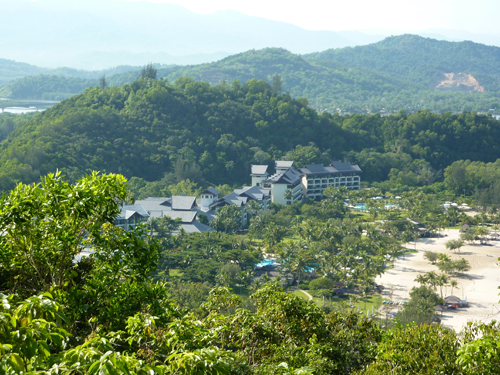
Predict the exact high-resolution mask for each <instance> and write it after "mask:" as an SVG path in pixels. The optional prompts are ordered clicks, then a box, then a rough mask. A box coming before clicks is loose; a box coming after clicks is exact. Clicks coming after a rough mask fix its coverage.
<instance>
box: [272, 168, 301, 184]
mask: <svg viewBox="0 0 500 375" xmlns="http://www.w3.org/2000/svg"><path fill="white" fill-rule="evenodd" d="M301 180H302V174H301V173H300V172H299V171H297V170H296V169H295V168H294V167H291V168H290V169H289V170H288V171H286V172H285V173H276V174H274V175H272V176H271V177H269V178H268V179H267V180H265V181H264V182H270V183H272V184H287V185H297V184H298V183H300V181H301Z"/></svg>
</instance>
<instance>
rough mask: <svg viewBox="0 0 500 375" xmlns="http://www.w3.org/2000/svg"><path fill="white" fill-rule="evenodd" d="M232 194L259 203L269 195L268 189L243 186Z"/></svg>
mask: <svg viewBox="0 0 500 375" xmlns="http://www.w3.org/2000/svg"><path fill="white" fill-rule="evenodd" d="M234 192H235V193H236V194H238V195H239V196H240V197H241V196H245V197H248V198H250V199H254V200H256V201H261V200H263V199H264V198H266V197H269V196H270V194H271V191H270V190H269V189H264V188H262V187H260V186H244V187H243V188H242V189H236V190H234Z"/></svg>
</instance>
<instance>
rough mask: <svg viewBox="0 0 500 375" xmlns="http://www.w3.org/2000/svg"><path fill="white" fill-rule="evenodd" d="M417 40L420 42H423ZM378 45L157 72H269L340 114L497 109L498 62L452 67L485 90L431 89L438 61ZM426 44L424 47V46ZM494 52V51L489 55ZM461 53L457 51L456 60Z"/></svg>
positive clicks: (242, 57) (216, 76) (249, 55)
mask: <svg viewBox="0 0 500 375" xmlns="http://www.w3.org/2000/svg"><path fill="white" fill-rule="evenodd" d="M415 38H417V40H418V41H420V40H426V39H423V38H420V37H416V36H415ZM432 42H433V43H431V45H430V47H429V51H428V52H427V53H428V54H432V56H433V58H432V59H429V61H431V62H432V61H438V62H439V61H441V60H443V64H444V65H443V66H446V65H447V63H446V56H444V54H443V53H440V52H439V51H436V48H434V44H436V45H437V46H438V47H439V46H441V43H446V42H441V41H435V40H432ZM445 45H446V44H445ZM452 45H453V46H455V45H454V44H452ZM377 46H378V44H374V45H369V46H362V47H356V49H352V48H351V49H341V50H328V51H325V52H323V53H317V54H310V55H305V56H298V55H294V54H292V53H290V52H288V51H286V50H284V49H280V48H266V49H262V50H257V51H255V50H251V51H247V52H244V53H241V54H237V55H234V56H229V57H227V58H225V59H223V60H221V61H218V62H215V63H210V64H202V65H196V66H188V67H172V68H168V69H160V70H159V76H160V77H166V78H167V79H169V80H175V79H176V78H177V77H179V76H190V77H194V78H195V79H199V80H206V81H208V82H210V83H212V84H217V83H221V82H222V81H226V82H231V81H234V80H240V81H242V82H245V81H246V80H248V79H252V78H256V79H264V80H268V81H271V76H272V75H274V74H280V75H281V77H282V80H283V90H284V91H285V92H290V93H291V94H292V95H293V96H295V97H301V96H304V97H306V98H307V99H308V100H309V102H310V103H311V105H313V106H314V107H316V108H318V109H326V110H328V111H336V110H338V109H341V110H342V111H344V112H345V111H347V112H359V113H365V112H372V113H374V112H379V111H382V110H386V111H397V110H400V109H405V110H410V111H414V110H419V109H430V110H432V111H435V112H446V111H464V110H469V111H470V110H476V111H488V110H489V109H491V108H500V105H499V104H500V102H499V100H498V97H497V94H498V92H499V91H500V90H499V89H500V86H499V87H498V88H496V86H495V85H496V83H495V82H500V81H498V77H497V76H496V75H491V74H493V73H494V69H495V68H497V67H498V64H497V63H496V60H493V61H492V62H491V64H490V65H489V66H490V68H489V69H486V70H485V71H487V72H490V73H484V71H483V70H481V69H482V65H477V66H476V65H474V67H475V68H474V69H473V70H470V69H469V70H467V69H466V70H458V71H456V73H459V72H462V71H467V72H469V71H470V72H472V73H473V76H474V77H475V78H477V79H478V80H479V81H480V83H481V85H483V86H484V87H485V88H486V90H487V91H488V92H487V93H482V94H479V93H475V92H474V93H467V92H439V91H435V90H434V89H433V87H434V86H432V85H431V83H432V84H435V83H437V82H438V81H440V80H441V79H443V78H444V76H443V74H442V73H444V72H448V70H446V69H445V68H443V66H440V65H439V64H438V62H436V64H437V68H436V67H435V66H430V65H429V62H428V61H427V59H422V60H421V61H415V60H414V59H413V58H412V56H413V54H412V53H408V52H404V51H403V52H401V50H400V49H395V48H393V49H383V50H382V52H380V51H379V49H377ZM484 47H485V52H484V53H486V52H488V51H489V49H488V48H493V47H486V46H484ZM363 48H367V50H365V49H363ZM425 48H427V47H426V46H423V47H422V49H425ZM394 49H395V50H396V52H394V51H393V50H394ZM342 51H347V52H345V54H346V57H345V58H343V59H341V58H337V57H336V56H337V55H336V54H337V53H339V54H340V55H341V56H343V55H342V54H341V52H342ZM495 51H496V50H493V54H494V52H495ZM396 53H400V54H402V55H403V56H402V57H401V58H400V61H399V60H395V59H394V58H393V56H392V55H393V54H396ZM365 55H366V56H365ZM332 56H333V57H332ZM462 57H463V56H462V55H459V56H458V57H456V58H457V59H462ZM356 59H358V60H359V61H357V60H356ZM355 60H356V61H355ZM365 60H366V61H365ZM372 61H373V62H372ZM377 64H378V65H377ZM456 68H457V69H458V68H459V67H456ZM460 68H462V65H460ZM450 71H451V72H453V70H450ZM488 74H489V75H488ZM483 83H484V84H483ZM492 85H493V86H492ZM430 86H432V87H430Z"/></svg>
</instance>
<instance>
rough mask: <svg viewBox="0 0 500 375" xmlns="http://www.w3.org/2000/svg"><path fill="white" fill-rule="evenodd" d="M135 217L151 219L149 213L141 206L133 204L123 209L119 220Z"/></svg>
mask: <svg viewBox="0 0 500 375" xmlns="http://www.w3.org/2000/svg"><path fill="white" fill-rule="evenodd" d="M134 215H138V216H141V217H149V214H148V213H147V211H146V210H145V209H144V208H143V207H142V206H141V205H140V204H131V205H125V206H122V207H121V212H120V214H119V215H118V216H117V219H125V220H128V219H130V218H131V217H132V216H134Z"/></svg>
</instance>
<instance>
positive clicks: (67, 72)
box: [0, 58, 142, 99]
mask: <svg viewBox="0 0 500 375" xmlns="http://www.w3.org/2000/svg"><path fill="white" fill-rule="evenodd" d="M140 69H142V66H130V65H121V66H116V67H114V68H109V69H103V70H94V71H88V70H78V69H72V68H65V67H61V68H55V69H50V68H41V67H38V66H34V65H30V64H26V63H22V62H17V61H13V60H7V59H1V58H0V85H3V84H6V83H12V82H14V81H15V80H17V79H21V78H24V77H28V76H37V75H40V74H44V75H45V76H46V77H51V76H59V77H73V78H82V79H98V78H99V77H102V76H103V75H105V76H107V77H111V76H114V75H120V74H124V73H127V72H133V71H136V70H140ZM16 99H23V98H16Z"/></svg>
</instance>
